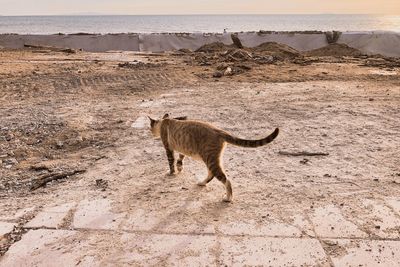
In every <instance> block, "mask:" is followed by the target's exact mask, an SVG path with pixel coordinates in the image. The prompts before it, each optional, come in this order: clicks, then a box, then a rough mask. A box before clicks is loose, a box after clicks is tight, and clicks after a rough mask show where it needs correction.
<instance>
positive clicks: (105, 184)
mask: <svg viewBox="0 0 400 267" xmlns="http://www.w3.org/2000/svg"><path fill="white" fill-rule="evenodd" d="M96 186H97V187H98V188H100V189H101V190H102V191H105V190H106V189H107V188H108V181H107V180H103V179H96Z"/></svg>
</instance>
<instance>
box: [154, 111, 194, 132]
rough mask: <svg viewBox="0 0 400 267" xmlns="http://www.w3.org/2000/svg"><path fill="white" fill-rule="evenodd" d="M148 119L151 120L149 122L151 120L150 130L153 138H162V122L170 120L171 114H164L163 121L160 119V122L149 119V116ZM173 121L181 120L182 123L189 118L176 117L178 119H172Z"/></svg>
mask: <svg viewBox="0 0 400 267" xmlns="http://www.w3.org/2000/svg"><path fill="white" fill-rule="evenodd" d="M148 118H149V120H150V130H151V133H152V134H153V136H154V137H155V138H157V137H160V132H161V122H162V121H163V120H165V119H170V117H169V114H168V113H166V114H164V116H163V117H162V118H161V119H159V120H154V119H152V118H151V117H149V116H148ZM172 119H173V120H180V121H183V120H186V119H187V117H186V116H183V117H176V118H172Z"/></svg>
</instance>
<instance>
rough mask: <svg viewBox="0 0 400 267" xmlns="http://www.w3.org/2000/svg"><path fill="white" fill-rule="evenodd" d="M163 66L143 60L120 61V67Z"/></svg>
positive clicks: (143, 67)
mask: <svg viewBox="0 0 400 267" xmlns="http://www.w3.org/2000/svg"><path fill="white" fill-rule="evenodd" d="M158 66H161V64H153V63H144V62H141V61H134V62H124V63H119V64H118V67H120V68H128V69H147V68H153V67H158Z"/></svg>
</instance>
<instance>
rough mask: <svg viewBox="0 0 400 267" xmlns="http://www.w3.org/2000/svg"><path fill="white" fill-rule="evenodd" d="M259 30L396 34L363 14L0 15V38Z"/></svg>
mask: <svg viewBox="0 0 400 267" xmlns="http://www.w3.org/2000/svg"><path fill="white" fill-rule="evenodd" d="M260 30H263V31H332V30H335V31H342V32H346V31H392V32H400V16H398V15H368V14H309V15H304V14H302V15H299V14H280V15H278V14H276V15H273V14H271V15H242V14H232V15H98V14H89V15H62V16H60V15H46V16H0V33H1V34H57V33H63V34H71V33H94V34H107V33H163V32H171V33H177V32H199V33H201V32H203V33H222V32H224V31H227V32H245V31H260Z"/></svg>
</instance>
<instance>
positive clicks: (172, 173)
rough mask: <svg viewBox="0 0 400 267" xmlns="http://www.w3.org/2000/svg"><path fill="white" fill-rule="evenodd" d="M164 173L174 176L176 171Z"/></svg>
mask: <svg viewBox="0 0 400 267" xmlns="http://www.w3.org/2000/svg"><path fill="white" fill-rule="evenodd" d="M165 175H166V176H169V177H173V176H176V172H171V171H168V172H167V173H166V174H165Z"/></svg>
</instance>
